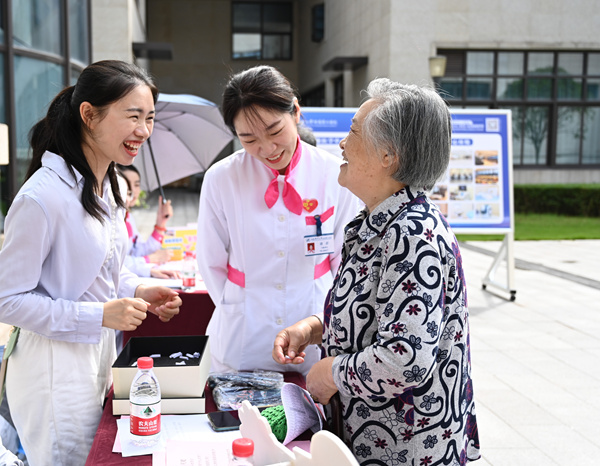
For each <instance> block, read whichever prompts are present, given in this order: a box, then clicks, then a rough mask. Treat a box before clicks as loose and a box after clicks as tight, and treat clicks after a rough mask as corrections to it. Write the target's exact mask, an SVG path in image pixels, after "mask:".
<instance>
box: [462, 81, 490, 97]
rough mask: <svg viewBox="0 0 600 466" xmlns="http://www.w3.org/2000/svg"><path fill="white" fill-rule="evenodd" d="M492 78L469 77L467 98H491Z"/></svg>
mask: <svg viewBox="0 0 600 466" xmlns="http://www.w3.org/2000/svg"><path fill="white" fill-rule="evenodd" d="M492 84H493V80H492V78H469V79H468V80H467V99H469V100H478V99H490V98H491V97H492Z"/></svg>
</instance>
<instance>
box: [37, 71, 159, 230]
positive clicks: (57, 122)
mask: <svg viewBox="0 0 600 466" xmlns="http://www.w3.org/2000/svg"><path fill="white" fill-rule="evenodd" d="M139 85H145V86H148V87H149V88H150V91H151V92H152V96H153V98H154V103H156V100H157V99H158V89H157V88H156V85H155V84H154V81H153V80H152V78H151V77H150V76H149V75H148V74H147V73H146V71H144V70H143V69H142V68H139V67H138V66H136V65H132V64H130V63H126V62H123V61H119V60H103V61H99V62H96V63H92V64H91V65H89V66H88V67H86V68H85V69H84V70H83V71H82V72H81V75H80V76H79V79H77V83H76V84H75V85H74V86H70V87H67V88H65V89H63V90H62V91H61V92H60V93H59V94H58V95H57V96H56V97H55V98H54V100H53V101H52V103H51V104H50V107H49V108H48V113H47V114H46V116H45V117H44V118H42V119H41V120H40V121H39V122H37V123H36V124H35V125H34V126H33V128H31V131H30V133H29V142H30V144H31V148H32V152H33V157H32V159H31V163H30V164H29V169H28V170H27V175H26V177H25V179H26V180H27V179H29V178H30V177H31V176H32V175H33V174H34V173H35V172H36V171H37V170H38V169H39V168H40V167H41V166H42V155H44V152H46V151H50V152H54V153H55V154H58V155H60V156H61V157H62V158H63V159H64V160H65V162H66V163H67V166H68V167H69V170H70V171H71V173H72V174H73V176H75V173H74V170H77V171H78V172H79V173H80V174H81V175H82V176H83V178H84V184H83V190H82V194H81V203H82V204H83V208H84V209H85V210H86V211H87V212H88V213H89V214H90V215H91V216H92V217H94V218H96V219H98V220H100V221H101V222H102V221H103V218H104V217H103V215H102V208H101V207H100V204H99V203H98V200H97V198H96V195H95V191H96V189H97V188H98V184H99V183H101V182H102V180H97V179H96V177H95V176H94V173H93V172H92V169H91V168H90V165H89V164H88V161H87V159H86V157H85V155H84V153H83V149H82V142H83V133H84V132H87V131H89V128H88V126H87V125H86V124H85V123H84V121H83V120H82V119H81V115H80V113H79V107H80V105H81V103H82V102H89V103H90V104H92V105H93V106H94V107H95V108H96V109H97V110H98V112H99V114H100V118H102V116H103V115H104V113H105V112H106V110H107V108H108V106H109V105H110V104H112V103H114V102H116V101H117V100H119V99H121V98H122V97H124V96H126V95H127V94H129V93H130V92H131V91H132V90H133V89H134V88H135V87H137V86H139ZM108 177H109V180H110V185H111V189H112V192H113V195H114V197H115V201H116V202H117V204H118V205H119V206H121V207H124V206H125V203H124V201H123V198H122V197H121V194H120V192H119V187H118V181H117V174H116V172H115V170H114V162H111V164H110V165H109V168H108Z"/></svg>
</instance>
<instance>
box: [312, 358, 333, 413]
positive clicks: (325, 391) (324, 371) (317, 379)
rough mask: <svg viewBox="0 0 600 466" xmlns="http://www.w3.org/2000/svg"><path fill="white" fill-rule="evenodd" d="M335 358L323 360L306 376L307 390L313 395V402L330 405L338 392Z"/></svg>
mask: <svg viewBox="0 0 600 466" xmlns="http://www.w3.org/2000/svg"><path fill="white" fill-rule="evenodd" d="M334 359H335V358H334V357H333V356H331V357H328V358H325V359H321V360H320V361H319V362H318V363H316V364H315V365H314V366H312V369H311V370H310V371H309V373H308V375H307V376H306V390H308V392H309V393H310V394H311V396H312V398H313V400H315V401H316V402H317V403H321V404H322V405H326V404H328V403H329V400H330V399H331V397H332V396H333V395H335V394H336V393H337V391H338V388H337V387H336V385H335V383H334V382H333V373H332V369H331V367H332V366H333V360H334Z"/></svg>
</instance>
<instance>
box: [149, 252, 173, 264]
mask: <svg viewBox="0 0 600 466" xmlns="http://www.w3.org/2000/svg"><path fill="white" fill-rule="evenodd" d="M147 257H148V262H151V263H152V264H159V265H160V264H164V263H165V262H169V261H170V260H171V258H172V257H173V251H172V250H171V249H159V250H158V251H154V252H153V253H152V254H148V256H147Z"/></svg>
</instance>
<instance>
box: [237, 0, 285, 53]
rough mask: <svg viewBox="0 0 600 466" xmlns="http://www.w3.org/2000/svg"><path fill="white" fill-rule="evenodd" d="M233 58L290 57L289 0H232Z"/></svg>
mask: <svg viewBox="0 0 600 466" xmlns="http://www.w3.org/2000/svg"><path fill="white" fill-rule="evenodd" d="M232 9H233V16H232V18H233V19H232V31H233V32H232V34H233V36H232V39H233V40H232V42H233V53H232V56H233V58H234V59H257V60H258V59H264V60H291V58H292V4H291V2H280V3H273V2H271V3H269V2H252V3H248V2H233V3H232Z"/></svg>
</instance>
